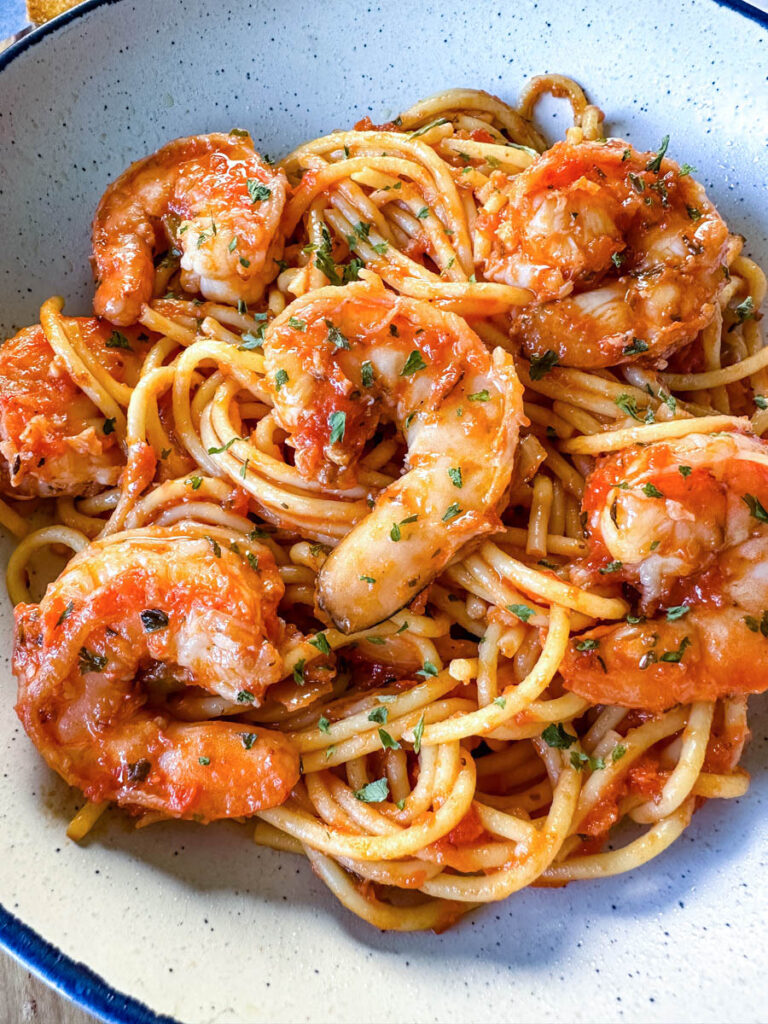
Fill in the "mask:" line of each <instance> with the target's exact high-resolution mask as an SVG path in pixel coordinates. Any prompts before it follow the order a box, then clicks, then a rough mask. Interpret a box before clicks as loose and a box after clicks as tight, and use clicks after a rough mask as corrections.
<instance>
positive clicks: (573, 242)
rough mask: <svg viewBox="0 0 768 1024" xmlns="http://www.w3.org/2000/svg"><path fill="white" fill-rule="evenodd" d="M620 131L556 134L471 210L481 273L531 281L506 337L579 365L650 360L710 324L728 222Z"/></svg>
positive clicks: (721, 280)
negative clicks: (488, 203) (498, 199)
mask: <svg viewBox="0 0 768 1024" xmlns="http://www.w3.org/2000/svg"><path fill="white" fill-rule="evenodd" d="M665 148H666V146H664V147H662V150H661V151H660V152H659V153H658V154H656V155H655V156H654V155H653V154H652V153H639V152H637V150H635V149H633V148H632V147H631V146H630V145H629V144H628V143H626V142H622V141H621V140H620V139H608V140H607V141H605V142H581V143H578V144H574V143H570V142H559V143H557V144H556V145H554V146H553V147H552V148H551V149H549V150H548V151H547V152H546V153H544V154H543V155H542V156H541V157H539V158H538V160H536V161H535V162H534V163H533V164H531V166H530V167H528V168H527V169H526V170H525V171H523V172H522V173H521V174H519V175H517V176H516V177H514V178H512V179H509V180H506V179H505V177H504V175H502V174H501V172H495V173H496V175H497V176H498V177H499V184H500V186H501V187H502V191H503V192H505V193H506V195H507V202H506V204H505V205H503V206H502V207H501V209H500V210H498V211H497V212H495V213H493V214H488V213H485V212H483V213H481V214H480V216H479V218H478V229H477V230H478V232H479V234H480V235H481V236H483V235H484V236H486V240H487V245H488V246H489V255H488V257H487V259H486V261H485V265H484V272H485V276H486V277H487V278H488V279H489V280H492V281H498V282H502V283H505V284H510V285H519V286H522V287H525V288H528V289H530V290H531V291H532V292H533V293H534V296H535V301H534V303H533V304H531V305H530V306H526V307H524V308H522V309H521V310H519V311H516V312H515V313H513V314H512V320H511V337H512V339H514V340H516V341H519V342H520V343H521V344H522V346H523V349H524V350H525V352H526V353H527V354H528V355H529V356H531V357H537V356H538V357H540V356H542V355H543V354H544V353H545V352H546V351H547V350H550V351H553V352H555V353H557V356H558V359H559V361H560V362H561V363H563V364H564V365H567V366H580V367H584V368H589V367H602V366H613V365H615V364H617V363H626V362H631V361H635V360H642V361H643V362H645V363H653V364H654V365H659V364H661V363H662V361H663V360H664V359H665V358H666V356H668V355H669V354H670V353H672V352H674V351H675V350H677V349H678V348H680V347H681V346H683V345H685V344H687V343H688V342H690V341H692V340H693V339H694V338H695V337H696V335H697V334H698V332H699V331H701V330H702V329H703V328H704V327H706V326H707V324H708V323H709V322H710V321H711V320H712V318H713V317H714V315H715V310H716V300H717V296H718V293H719V292H720V290H721V288H722V287H723V285H724V284H725V273H724V270H723V265H724V263H725V261H726V254H727V252H728V250H729V247H730V246H732V245H733V244H735V239H732V238H731V239H730V240H729V234H728V229H727V227H726V225H725V223H724V222H723V220H722V218H721V217H720V215H719V214H718V212H717V210H716V209H715V207H714V206H713V205H712V203H711V202H710V201H709V200H708V199H707V196H706V194H705V192H704V189H703V188H702V186H701V185H699V184H698V182H696V181H694V179H693V178H692V177H691V176H690V169H688V168H683V169H682V170H681V169H680V168H679V167H678V166H677V164H675V163H673V162H672V161H671V160H667V159H663V151H664V149H665Z"/></svg>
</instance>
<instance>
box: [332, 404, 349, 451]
mask: <svg viewBox="0 0 768 1024" xmlns="http://www.w3.org/2000/svg"><path fill="white" fill-rule="evenodd" d="M328 426H329V427H330V428H331V436H330V443H331V444H337V443H338V442H339V441H343V440H344V433H345V431H346V429H347V414H346V413H345V412H340V411H339V410H336V412H332V413H331V414H330V416H329V417H328Z"/></svg>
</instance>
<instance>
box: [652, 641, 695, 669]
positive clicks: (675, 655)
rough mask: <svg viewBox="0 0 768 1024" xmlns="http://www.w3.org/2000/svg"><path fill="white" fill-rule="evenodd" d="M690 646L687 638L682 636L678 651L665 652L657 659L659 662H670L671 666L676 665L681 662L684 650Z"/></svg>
mask: <svg viewBox="0 0 768 1024" xmlns="http://www.w3.org/2000/svg"><path fill="white" fill-rule="evenodd" d="M690 646H691V641H690V639H689V638H688V637H687V636H684V637H683V639H682V640H681V642H680V646H679V647H678V649H677V650H676V651H665V652H664V653H663V654H662V655H661V657H660V658H659V661H666V662H672V664H674V665H677V664H678V663H679V662H681V661H682V660H683V654H685V650H686V648H687V647H690Z"/></svg>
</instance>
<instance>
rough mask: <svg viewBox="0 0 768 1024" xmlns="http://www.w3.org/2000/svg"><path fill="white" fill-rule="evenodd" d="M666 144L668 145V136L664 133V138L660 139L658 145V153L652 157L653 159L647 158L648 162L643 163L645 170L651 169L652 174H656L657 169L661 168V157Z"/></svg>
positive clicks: (665, 150) (665, 149) (664, 151)
mask: <svg viewBox="0 0 768 1024" xmlns="http://www.w3.org/2000/svg"><path fill="white" fill-rule="evenodd" d="M668 145H669V136H668V135H665V136H664V138H663V139H662V140H661V145H660V146H659V151H658V153H657V154H656V156H655V157H654V158H653V160H649V161H648V163H647V164H646V165H645V169H646V171H652V172H653V173H654V174H658V173H659V171H660V170H661V161H662V158H663V156H664V154H665V153H666V152H667V146H668Z"/></svg>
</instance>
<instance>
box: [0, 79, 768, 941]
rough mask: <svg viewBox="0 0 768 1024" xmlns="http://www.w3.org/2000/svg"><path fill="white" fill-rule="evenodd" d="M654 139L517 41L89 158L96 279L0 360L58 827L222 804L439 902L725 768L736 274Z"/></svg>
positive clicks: (18, 655) (58, 303) (765, 615)
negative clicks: (211, 130)
mask: <svg viewBox="0 0 768 1024" xmlns="http://www.w3.org/2000/svg"><path fill="white" fill-rule="evenodd" d="M543 94H551V95H554V96H555V97H559V98H562V99H565V100H567V101H568V102H569V103H570V106H571V108H572V111H573V123H572V126H571V127H569V128H568V130H567V132H566V134H565V138H564V139H562V140H561V141H558V142H555V143H554V144H553V145H549V144H548V143H547V142H545V140H544V138H543V137H542V136H541V134H540V133H539V131H538V129H537V128H536V126H535V122H534V112H535V108H536V104H537V101H538V100H539V98H540V97H541V96H542V95H543ZM668 151H669V154H671V153H672V152H673V151H674V143H673V141H671V140H670V139H669V138H668V137H666V136H665V137H664V139H663V140H662V141H661V142H660V144H659V146H658V148H657V149H655V150H651V151H649V152H644V151H639V150H638V149H636V148H635V146H633V145H631V144H630V143H629V142H626V141H623V140H621V139H617V138H613V137H611V136H610V134H608V133H606V131H605V129H604V115H603V113H602V111H601V110H599V109H598V108H597V107H596V106H594V105H593V104H590V103H589V102H588V101H587V99H586V97H585V95H584V93H583V91H582V89H581V88H580V87H579V86H578V85H577V84H576V83H575V82H573V81H571V80H569V79H567V78H563V77H561V76H558V75H546V76H541V77H538V78H535V79H533V80H532V81H531V82H530V83H529V84H528V86H527V87H526V88H525V90H524V92H523V94H522V97H521V99H520V102H519V105H518V106H517V107H516V108H513V107H510V106H508V105H506V104H505V103H503V102H502V101H501V100H499V99H497V98H495V97H494V96H491V95H489V94H487V93H484V92H479V91H475V90H471V89H455V90H449V91H447V92H443V93H440V94H439V95H437V96H434V97H432V98H431V99H427V100H424V101H423V102H420V103H417V104H416V105H415V106H413V107H411V108H410V109H409V110H407V111H405V112H404V113H403V114H401V115H400V116H399V117H397V118H396V119H395V120H394V121H391V122H388V123H386V124H373V123H372V122H371V121H370V120H369V119H368V118H365V119H364V120H363V121H361V122H359V123H358V124H357V125H356V126H355V127H354V128H353V129H350V130H337V131H334V132H333V133H332V134H330V135H327V136H325V137H323V138H319V139H314V140H312V141H310V142H306V143H304V144H303V145H300V146H299V147H298V148H297V149H295V150H294V151H293V152H291V153H289V154H288V155H287V156H286V157H284V158H283V159H282V160H280V161H278V162H272V161H270V159H269V158H268V157H267V156H266V155H260V154H258V153H257V152H256V151H255V149H254V145H253V141H252V139H251V137H250V135H249V133H248V132H247V131H246V130H244V129H233V130H232V131H230V132H229V133H228V134H223V133H222V134H210V135H200V136H194V137H190V138H182V139H176V140H175V141H172V142H169V143H168V144H167V145H165V146H163V147H162V148H161V149H160V150H159V151H158V152H156V153H154V154H152V155H151V156H148V157H145V158H144V159H140V160H138V161H137V162H136V163H134V164H132V165H131V166H130V167H129V168H128V169H127V170H126V171H125V172H124V173H123V174H122V175H121V176H120V177H119V178H118V179H117V180H116V181H114V182H112V183H111V184H109V185H108V187H107V189H106V191H105V193H104V195H103V196H102V198H101V200H100V201H99V203H98V206H97V208H96V212H95V215H94V220H93V225H92V264H93V271H94V276H95V279H96V286H95V293H94V300H93V315H87V316H70V315H69V312H68V313H67V315H65V314H64V300H63V299H62V298H59V297H53V298H49V299H47V301H45V302H43V305H42V307H41V309H40V316H39V324H36V325H34V326H30V327H27V328H25V329H23V330H21V331H20V332H19V333H18V334H16V336H15V337H13V338H10V339H8V340H7V341H6V342H5V343H4V345H3V350H2V351H3V359H2V363H1V364H0V481H1V484H2V492H3V495H4V497H5V500H4V501H3V502H0V522H2V525H3V526H4V527H5V528H6V529H7V530H8V531H10V533H11V534H13V535H14V536H15V538H16V539H17V545H16V547H15V549H14V551H13V554H12V556H11V558H10V561H9V564H8V572H7V580H8V591H9V594H10V597H11V600H12V602H13V603H14V605H15V623H16V627H15V640H14V649H13V670H14V673H15V675H16V678H17V681H18V703H17V708H16V709H17V713H18V715H19V718H20V719H21V722H22V724H23V726H24V729H25V730H26V732H27V734H28V735H29V737H30V739H31V740H32V742H33V743H34V745H35V747H36V748H37V750H38V751H39V753H40V754H41V755H42V756H43V758H44V759H45V761H46V762H47V764H48V765H49V766H50V767H51V768H52V769H53V770H54V771H56V772H58V774H59V775H60V776H62V778H63V779H64V780H65V781H66V782H67V783H68V784H70V785H71V786H74V787H77V788H78V789H79V790H81V791H82V793H83V794H84V796H85V798H86V802H85V804H84V805H83V806H82V809H81V810H80V811H79V812H78V814H77V816H76V817H75V818H74V820H73V821H72V823H71V824H70V827H69V835H70V836H71V837H72V838H74V839H79V838H82V837H83V836H84V835H85V834H86V833H87V832H88V831H89V830H90V829H91V828H92V827H93V826H94V825H95V823H96V821H97V820H98V818H99V817H100V815H102V814H103V813H104V811H105V810H106V809H107V808H109V807H110V805H116V806H118V807H120V808H123V809H124V810H125V811H126V812H128V813H129V814H131V815H133V816H134V817H135V819H136V824H137V826H139V827H145V826H149V825H151V824H152V823H154V822H157V821H161V820H166V819H169V818H178V819H188V820H193V821H196V822H200V823H204V824H208V823H210V822H214V821H216V820H219V819H224V818H228V819H238V820H239V821H241V823H242V827H243V830H244V836H247V837H248V838H252V840H254V841H255V842H256V843H257V844H260V845H262V846H268V847H272V848H274V849H276V850H278V851H283V852H284V853H290V854H298V855H302V856H305V857H307V858H308V859H309V861H310V863H311V866H312V868H313V870H314V871H315V873H316V874H317V875H318V876H319V877H320V878H321V879H322V880H323V881H324V882H325V883H326V884H327V885H328V887H329V888H330V889H331V890H332V891H333V893H334V894H335V895H336V896H337V897H338V899H339V900H340V901H341V902H342V903H343V904H344V905H345V906H346V907H347V908H348V909H349V910H351V911H352V912H353V913H355V914H358V915H359V916H360V917H363V918H364V919H366V920H367V921H369V922H370V923H371V924H372V925H374V926H376V927H379V928H385V929H399V930H415V929H435V930H442V929H444V928H447V927H449V926H450V925H451V924H453V923H454V922H456V921H457V920H458V919H459V918H460V917H461V915H463V914H465V913H467V912H468V911H471V910H473V909H474V908H476V907H478V906H479V905H481V904H483V903H488V902H491V901H496V900H500V899H503V898H505V897H507V896H509V895H510V894H512V893H514V892H516V891H518V890H520V889H521V888H523V887H525V886H528V885H539V886H559V885H563V884H566V883H567V882H570V881H573V880H578V879H590V878H600V877H605V876H608V875H614V874H618V873H620V872H624V871H628V870H631V869H633V868H637V867H639V866H640V865H642V864H644V863H645V862H647V861H649V860H651V859H652V858H654V857H656V856H658V855H659V854H660V853H662V852H663V851H664V850H665V849H666V848H667V847H668V846H669V845H670V844H671V843H673V842H674V841H675V840H676V839H677V838H678V837H679V836H680V835H681V834H682V833H683V831H684V830H685V829H686V827H687V826H688V825H689V823H690V821H691V817H692V815H693V812H694V811H695V809H696V808H697V807H698V806H699V805H700V804H701V803H702V802H703V801H704V800H706V799H709V798H714V797H718V798H734V797H739V796H742V795H743V794H744V793H745V792H746V791H747V788H748V782H749V779H748V775H747V774H746V772H745V771H744V770H743V769H742V768H740V766H739V762H740V759H741V755H742V750H743V748H744V745H745V742H746V740H747V738H748V726H747V697H748V695H749V694H752V693H759V692H761V691H763V690H765V689H766V688H768V656H767V652H768V571H767V570H766V566H768V445H767V444H766V443H765V442H764V441H763V439H762V435H763V434H764V433H765V432H766V431H768V348H764V347H763V342H762V337H761V333H760V324H759V321H760V305H761V303H762V300H763V298H764V296H765V291H766V279H765V276H764V274H763V272H762V271H761V269H760V268H759V267H758V266H757V265H756V264H755V263H754V262H753V261H752V260H751V259H749V258H748V257H747V256H746V255H744V254H743V252H742V247H743V245H744V240H743V239H742V238H741V237H740V236H738V235H736V234H734V233H732V232H730V231H729V229H728V227H727V226H726V224H725V223H724V221H723V219H722V217H721V216H720V215H719V213H718V211H717V209H716V208H715V206H714V205H713V203H712V201H711V199H710V198H709V197H708V196H707V194H706V193H705V191H704V188H703V187H702V185H700V184H699V183H698V181H697V180H696V174H697V172H696V169H695V168H694V167H692V166H690V165H689V164H688V163H685V162H680V163H678V162H675V160H673V159H672V158H671V155H668ZM56 570H60V571H59V572H58V575H56ZM46 584H47V586H46ZM542 898H544V897H542Z"/></svg>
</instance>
